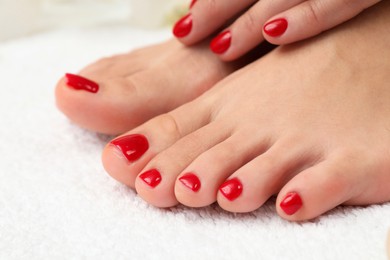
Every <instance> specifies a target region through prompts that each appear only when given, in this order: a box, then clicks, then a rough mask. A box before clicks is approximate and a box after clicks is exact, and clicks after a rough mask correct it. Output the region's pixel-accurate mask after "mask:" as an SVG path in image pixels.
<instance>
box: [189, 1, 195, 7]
mask: <svg viewBox="0 0 390 260" xmlns="http://www.w3.org/2000/svg"><path fill="white" fill-rule="evenodd" d="M195 3H196V0H192V1H191V4H190V9H191V8H192V7H193V6H194V4H195Z"/></svg>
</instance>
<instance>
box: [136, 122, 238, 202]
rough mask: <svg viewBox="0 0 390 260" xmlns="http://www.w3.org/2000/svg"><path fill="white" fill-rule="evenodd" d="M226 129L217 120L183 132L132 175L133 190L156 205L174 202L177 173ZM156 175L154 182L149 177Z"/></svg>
mask: <svg viewBox="0 0 390 260" xmlns="http://www.w3.org/2000/svg"><path fill="white" fill-rule="evenodd" d="M229 135H230V132H229V130H228V128H227V127H222V126H221V124H220V123H219V122H213V123H210V124H207V125H206V126H204V127H202V128H200V129H198V130H196V131H194V132H192V133H191V134H189V135H187V136H184V137H183V138H181V139H180V140H178V141H177V142H176V143H174V144H173V145H172V146H170V147H169V148H168V149H166V150H164V151H162V152H160V153H159V154H158V155H157V156H155V157H154V158H153V159H152V160H151V161H150V162H149V163H148V165H147V166H146V167H145V169H144V170H143V172H142V173H141V174H140V175H139V178H137V179H136V183H135V186H136V190H137V192H138V194H139V195H140V196H141V197H142V198H143V199H144V200H146V201H147V202H149V203H150V204H152V205H154V206H158V207H170V206H174V205H176V204H177V199H176V196H175V192H174V186H175V181H176V179H177V176H178V175H179V174H180V173H181V172H182V171H183V170H184V169H185V168H186V167H187V166H188V165H189V164H190V163H191V162H192V161H193V160H195V158H197V157H198V156H199V155H200V154H202V153H204V152H205V151H207V150H209V149H211V148H212V147H214V146H215V145H217V144H218V143H220V142H223V141H224V140H225V139H226V138H228V136H229ZM151 175H154V176H152V178H158V182H157V183H156V182H154V181H151V180H150V178H151V177H150V176H151Z"/></svg>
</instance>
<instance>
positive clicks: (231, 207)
mask: <svg viewBox="0 0 390 260" xmlns="http://www.w3.org/2000/svg"><path fill="white" fill-rule="evenodd" d="M308 151H310V148H308V147H307V146H304V145H302V144H300V143H299V142H298V141H293V142H292V141H287V142H286V141H282V140H279V141H277V142H276V143H275V144H274V145H273V146H272V147H271V148H270V149H269V150H268V151H267V152H265V153H264V154H262V155H260V156H258V157H256V158H255V159H253V160H252V161H250V162H249V163H247V164H246V165H244V166H243V167H241V168H240V169H238V170H237V171H236V172H235V173H234V174H232V175H231V176H230V177H229V179H228V180H227V181H226V182H224V183H223V184H222V185H221V187H220V189H219V193H218V203H219V205H220V206H221V207H222V208H224V209H225V210H228V211H232V212H250V211H253V210H256V209H258V208H259V207H261V206H262V205H263V204H264V202H266V201H267V200H268V199H269V198H270V197H271V196H272V195H274V194H276V193H277V192H278V191H279V190H280V189H281V188H282V187H283V185H284V184H285V183H286V182H287V181H288V180H289V179H291V178H292V176H294V174H296V172H297V171H299V170H300V169H302V168H304V167H308V166H307V165H309V164H310V163H312V162H313V161H315V160H316V157H317V155H316V154H315V153H314V152H313V150H311V152H310V153H308Z"/></svg>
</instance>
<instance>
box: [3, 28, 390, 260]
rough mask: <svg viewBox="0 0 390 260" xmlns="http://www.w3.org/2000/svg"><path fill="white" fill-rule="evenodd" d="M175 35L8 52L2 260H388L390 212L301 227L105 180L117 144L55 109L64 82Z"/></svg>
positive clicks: (43, 41) (122, 33)
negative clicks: (106, 150)
mask: <svg viewBox="0 0 390 260" xmlns="http://www.w3.org/2000/svg"><path fill="white" fill-rule="evenodd" d="M167 37H169V33H168V32H166V31H165V32H143V31H137V30H133V29H128V28H100V29H88V30H80V31H78V30H72V31H59V32H52V33H46V34H42V35H39V36H34V37H30V38H25V39H20V40H14V41H10V42H6V43H2V44H0V122H1V125H0V138H1V139H0V259H7V260H8V259H332V260H333V259H365V260H366V259H386V248H385V245H386V234H387V230H388V228H389V227H390V204H389V203H387V204H384V205H373V206H369V207H339V208H337V209H335V210H332V211H331V212H330V213H328V214H326V215H324V216H322V217H320V218H318V219H316V220H313V221H310V222H306V223H299V224H298V223H290V222H287V221H285V220H282V219H281V218H280V217H279V216H278V215H277V214H276V213H275V207H274V201H270V202H268V203H266V205H265V206H264V207H262V208H261V209H259V210H257V211H255V212H253V213H250V214H231V213H227V212H224V211H223V210H221V209H220V208H219V207H218V206H216V205H213V206H210V207H207V208H203V209H190V208H186V207H183V206H179V207H176V208H172V209H157V208H154V207H152V206H149V205H148V204H146V203H145V202H144V201H143V200H142V199H140V198H139V197H138V196H137V194H136V193H135V192H134V191H133V190H131V189H129V188H126V187H125V186H123V185H121V184H119V183H117V182H116V181H114V180H112V179H111V178H110V177H109V176H108V175H107V174H106V173H105V171H104V170H103V168H102V165H101V161H100V155H101V150H102V148H103V146H104V144H105V142H106V141H108V137H106V136H103V135H98V134H95V133H92V132H89V131H86V130H83V129H80V128H79V127H78V126H76V125H73V124H72V123H70V122H69V120H67V119H66V118H65V117H64V116H63V115H62V114H61V113H60V112H58V111H57V109H56V107H55V104H54V86H55V83H56V80H57V79H58V78H60V77H61V76H62V75H63V74H64V73H65V72H77V71H78V70H79V69H81V68H82V67H83V66H84V65H86V64H88V63H89V62H92V61H94V60H96V59H98V58H100V57H102V56H105V55H110V54H115V53H119V52H125V51H128V50H130V49H132V48H134V47H135V46H141V45H143V44H147V43H151V42H156V41H159V40H161V39H165V38H167Z"/></svg>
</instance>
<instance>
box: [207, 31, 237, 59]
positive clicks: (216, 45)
mask: <svg viewBox="0 0 390 260" xmlns="http://www.w3.org/2000/svg"><path fill="white" fill-rule="evenodd" d="M231 41H232V34H231V33H230V31H226V32H223V33H221V34H219V35H218V36H217V37H215V38H214V39H213V40H212V41H211V43H210V49H211V50H212V51H213V52H214V53H216V54H222V53H224V52H225V51H227V50H228V49H229V47H230V43H231Z"/></svg>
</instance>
